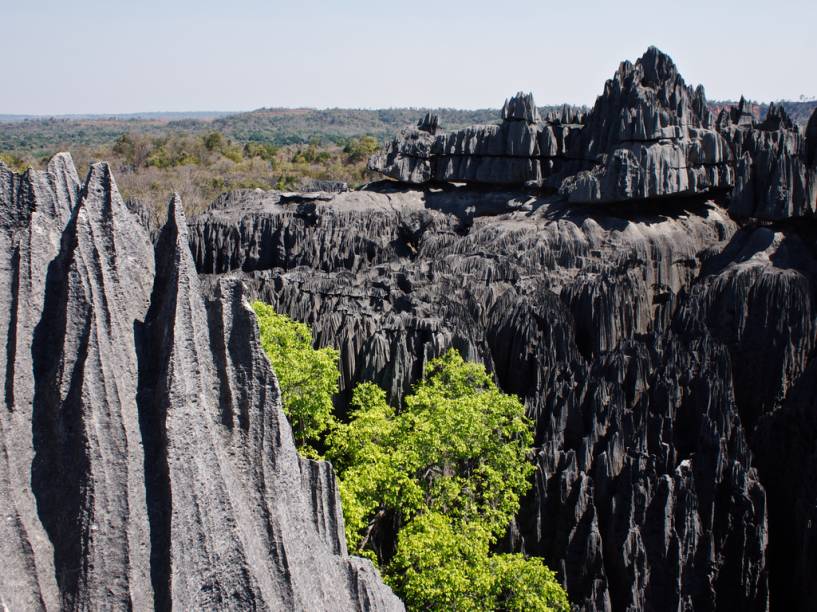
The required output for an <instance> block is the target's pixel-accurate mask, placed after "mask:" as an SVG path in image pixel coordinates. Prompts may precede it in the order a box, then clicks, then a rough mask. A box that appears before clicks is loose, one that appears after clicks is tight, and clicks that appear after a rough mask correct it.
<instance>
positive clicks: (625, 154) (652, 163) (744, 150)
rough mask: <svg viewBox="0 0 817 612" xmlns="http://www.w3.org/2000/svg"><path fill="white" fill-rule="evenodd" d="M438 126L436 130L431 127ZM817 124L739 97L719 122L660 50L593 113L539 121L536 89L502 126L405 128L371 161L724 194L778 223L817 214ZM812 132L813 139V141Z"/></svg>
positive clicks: (546, 181)
mask: <svg viewBox="0 0 817 612" xmlns="http://www.w3.org/2000/svg"><path fill="white" fill-rule="evenodd" d="M425 125H432V126H433V129H429V128H426V127H423V126H425ZM815 125H817V123H815V120H814V119H812V121H811V122H810V124H809V126H808V127H807V129H806V131H805V133H804V132H802V131H801V130H800V128H798V127H797V126H795V125H794V124H793V123H792V122H791V120H790V119H789V118H788V117H787V116H786V113H785V111H784V110H783V108H782V107H780V106H775V105H772V106H771V107H770V109H769V112H768V114H767V117H766V118H765V119H764V121H763V122H760V123H758V122H757V121H756V120H755V118H754V116H753V115H752V114H751V113H749V112H748V110H746V104H745V102H744V101H743V99H741V103H740V105H739V106H738V107H736V108H734V109H730V110H724V111H722V112H721V114H720V115H719V116H718V117H717V118H715V117H713V116H712V113H711V112H710V110H709V108H708V107H707V103H706V96H705V94H704V89H703V87H702V86H698V87H697V88H693V87H691V86H688V85H687V84H686V83H685V82H684V79H683V77H682V76H681V75H680V73H679V72H678V69H677V67H676V66H675V64H674V63H673V61H672V59H671V58H670V57H669V56H668V55H666V54H665V53H662V52H661V51H659V50H658V49H656V48H655V47H650V48H649V49H648V50H647V52H646V53H645V54H644V55H643V56H642V57H641V58H639V59H638V60H637V61H636V62H635V64H632V63H630V62H628V61H625V62H622V64H621V65H620V66H619V68H618V70H617V71H616V73H615V75H614V76H613V78H611V79H610V80H608V81H607V83H606V84H605V86H604V91H603V93H602V94H601V95H600V96H599V97H598V98H597V99H596V103H595V105H594V106H593V108H592V109H591V110H590V112H589V113H587V115H586V116H583V115H581V114H578V113H575V112H573V111H571V110H570V109H567V108H565V110H564V111H563V112H562V113H561V114H560V115H558V116H557V115H549V116H547V117H545V118H544V119H543V118H541V117H540V116H539V113H538V112H537V109H536V106H535V104H534V102H533V98H532V96H531V95H530V94H528V95H524V94H522V93H519V94H517V95H516V96H514V97H513V98H511V99H510V100H507V101H506V102H505V105H504V106H503V109H502V122H501V123H500V124H499V125H489V126H472V127H469V128H465V129H462V130H459V131H456V132H451V133H446V132H444V131H441V129H440V128H439V126H438V122H437V121H436V118H430V117H426V118H425V119H424V120H422V121H421V122H420V124H418V127H417V128H406V129H404V130H403V131H402V132H401V133H400V134H398V135H397V136H396V137H395V138H394V139H393V140H392V141H391V142H389V143H387V145H386V146H385V148H384V149H383V150H382V151H380V152H379V153H377V154H376V155H374V156H372V158H371V159H370V161H369V167H370V168H371V169H372V170H375V171H378V172H381V173H383V174H384V175H385V176H388V177H390V178H393V179H396V180H398V181H401V182H404V183H409V184H415V185H416V184H428V183H439V182H455V183H456V182H465V183H471V184H488V185H500V186H506V187H507V186H515V187H521V186H527V187H536V188H539V189H543V190H545V191H550V192H558V193H559V194H561V195H562V197H563V198H564V199H566V200H567V201H569V202H573V203H620V202H633V201H639V200H650V201H651V202H652V204H653V205H654V206H659V205H660V201H661V199H662V198H663V199H666V198H677V197H689V196H701V195H708V196H719V195H724V194H725V195H726V196H727V197H729V198H730V199H731V202H730V205H729V207H730V211H731V212H732V214H734V215H735V216H737V217H742V218H753V219H764V220H780V219H786V218H791V217H803V216H810V215H813V214H814V213H815V212H816V211H817V170H815V164H816V163H817V160H815V157H817V156H815V155H814V148H815V146H817V145H815V141H817V131H816V129H815ZM807 135H808V136H807Z"/></svg>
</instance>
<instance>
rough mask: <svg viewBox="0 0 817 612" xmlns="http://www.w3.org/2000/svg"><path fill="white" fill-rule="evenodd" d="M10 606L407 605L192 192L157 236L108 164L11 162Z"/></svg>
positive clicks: (3, 600)
mask: <svg viewBox="0 0 817 612" xmlns="http://www.w3.org/2000/svg"><path fill="white" fill-rule="evenodd" d="M0 210H1V211H2V215H3V217H2V222H1V223H0V236H2V240H3V241H4V245H3V247H2V253H3V256H4V257H5V258H6V259H5V261H6V264H5V265H4V266H3V274H2V282H3V286H4V291H3V295H4V296H6V297H5V299H6V303H5V308H3V309H2V311H3V313H4V315H3V316H4V317H5V324H4V325H3V327H2V330H3V331H2V334H3V337H2V342H3V346H4V347H5V348H4V350H3V351H2V353H1V354H2V359H3V369H4V371H5V372H6V386H5V408H4V409H3V410H2V411H0V425H1V427H0V436H1V437H0V450H2V452H0V493H2V495H0V514H1V515H2V517H3V520H2V523H0V530H2V536H3V537H2V540H1V541H0V553H1V554H2V557H3V559H4V565H3V568H4V569H3V572H2V578H0V605H2V607H3V608H8V609H13V610H17V609H21V610H22V609H25V610H40V609H45V610H87V609H101V608H104V609H123V610H124V609H131V608H137V609H141V610H150V609H162V610H167V609H170V608H177V609H229V610H233V609H234V610H238V609H242V610H243V609H247V608H253V609H266V610H278V609H337V610H341V609H349V610H400V609H402V607H403V606H402V604H401V603H400V602H399V600H398V599H397V598H396V597H395V596H394V595H393V593H392V592H391V590H390V589H388V588H387V587H386V586H384V585H383V583H382V582H381V581H380V578H379V576H378V573H377V571H376V570H375V569H374V568H373V567H372V565H371V563H370V562H369V561H366V560H363V559H359V558H355V557H350V556H348V554H347V552H346V544H345V539H344V527H343V519H342V517H341V516H340V513H339V511H338V508H339V499H338V497H337V496H338V493H337V487H336V483H335V478H334V474H333V472H332V469H331V467H329V466H328V465H327V464H324V463H318V462H313V461H311V460H308V459H303V458H300V457H299V456H298V454H297V453H296V450H295V444H294V440H293V436H292V431H291V428H290V426H289V424H288V422H287V420H286V417H285V416H284V413H283V410H282V407H281V400H280V391H279V387H278V383H277V381H276V379H275V376H274V374H273V372H272V370H271V368H270V366H269V362H268V361H267V359H266V357H265V356H264V354H263V352H262V349H261V345H260V340H259V335H258V330H257V327H256V322H255V317H254V315H253V313H252V310H251V309H250V306H249V304H248V302H247V301H246V298H245V297H244V291H243V289H242V287H241V285H240V284H239V283H236V282H233V281H229V280H224V281H223V282H218V283H216V284H215V286H214V287H213V290H212V292H210V293H209V294H208V295H207V296H205V295H203V294H202V292H201V291H200V284H199V278H198V275H197V273H196V270H195V265H194V261H193V259H192V257H191V253H190V250H189V247H188V233H187V226H186V223H185V219H184V216H183V214H182V212H181V206H180V202H179V201H178V200H177V199H174V200H173V201H172V202H171V204H170V207H169V216H168V219H167V222H166V223H165V225H164V227H163V228H162V229H161V232H160V233H159V236H158V239H157V242H156V244H155V245H154V244H152V243H151V241H150V238H149V234H148V231H147V230H146V228H145V227H144V226H143V224H142V221H141V220H140V219H139V217H138V216H137V215H136V214H134V213H133V212H132V211H131V210H130V209H129V208H128V207H127V206H125V204H124V202H123V201H122V199H121V197H120V195H119V192H118V189H117V187H116V184H115V182H114V180H113V177H112V174H111V169H110V168H109V166H107V165H106V164H96V165H94V166H93V167H92V169H91V172H90V173H89V175H88V178H87V179H86V180H85V182H83V183H80V181H79V179H78V178H77V174H76V171H75V170H74V168H73V164H72V162H71V159H70V157H68V156H66V155H61V156H58V157H56V158H54V160H52V162H51V163H50V164H49V167H48V169H47V170H46V171H29V172H27V173H26V174H24V175H18V174H15V173H13V172H11V171H9V170H8V169H7V168H6V167H5V166H3V165H2V164H0Z"/></svg>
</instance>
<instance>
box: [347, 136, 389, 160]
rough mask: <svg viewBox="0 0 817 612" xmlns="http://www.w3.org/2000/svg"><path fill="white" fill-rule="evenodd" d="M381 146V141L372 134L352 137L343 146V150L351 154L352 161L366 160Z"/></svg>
mask: <svg viewBox="0 0 817 612" xmlns="http://www.w3.org/2000/svg"><path fill="white" fill-rule="evenodd" d="M379 148H380V143H379V142H378V141H377V139H376V138H373V137H372V136H363V137H362V138H352V139H350V140H349V141H348V142H347V143H346V146H344V147H343V152H344V153H346V155H348V156H349V161H350V162H351V163H355V162H360V161H364V160H366V159H368V158H369V156H370V155H372V154H373V153H375V152H376V151H377V150H378V149H379Z"/></svg>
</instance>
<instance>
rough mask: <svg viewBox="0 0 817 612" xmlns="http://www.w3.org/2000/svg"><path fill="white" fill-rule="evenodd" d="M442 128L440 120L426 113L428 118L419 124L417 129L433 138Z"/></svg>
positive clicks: (424, 118)
mask: <svg viewBox="0 0 817 612" xmlns="http://www.w3.org/2000/svg"><path fill="white" fill-rule="evenodd" d="M439 127H440V118H439V117H438V116H437V115H435V114H433V113H426V116H425V117H423V118H422V119H420V120H419V121H418V122H417V129H418V130H420V131H421V132H428V133H429V134H431V135H432V136H433V135H434V134H436V133H437V130H438V129H439Z"/></svg>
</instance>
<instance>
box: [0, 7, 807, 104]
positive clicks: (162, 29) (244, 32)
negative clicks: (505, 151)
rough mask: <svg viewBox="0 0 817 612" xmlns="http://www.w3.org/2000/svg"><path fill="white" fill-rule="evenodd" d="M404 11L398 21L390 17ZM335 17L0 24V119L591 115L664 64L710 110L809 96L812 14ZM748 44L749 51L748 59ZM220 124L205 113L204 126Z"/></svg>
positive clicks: (107, 11)
mask: <svg viewBox="0 0 817 612" xmlns="http://www.w3.org/2000/svg"><path fill="white" fill-rule="evenodd" d="M403 6H405V5H403ZM412 7H413V8H412V9H411V10H410V11H407V10H405V8H403V7H401V6H396V5H394V4H380V3H375V2H371V1H368V0H366V1H362V0H355V1H350V2H347V3H345V4H343V5H342V6H337V5H333V4H331V3H329V2H321V1H312V2H309V1H305V2H300V3H298V4H297V6H295V5H290V4H287V3H281V2H263V1H262V0H244V1H239V2H235V3H231V4H225V3H223V2H216V1H214V0H201V1H200V2H192V1H190V0H182V1H180V2H175V3H174V4H173V5H172V6H163V5H162V3H160V2H159V1H158V0H145V1H144V2H142V3H140V4H138V5H137V4H135V3H128V4H123V5H113V6H112V5H111V4H110V3H104V2H102V1H101V0H77V2H74V3H62V2H56V1H55V0H43V1H41V2H39V3H37V4H36V5H32V4H30V3H17V4H15V5H14V6H8V7H4V8H3V9H0V14H2V15H3V17H4V18H5V22H6V23H7V24H15V25H14V27H9V28H8V30H7V32H5V33H4V37H3V38H2V39H0V53H2V54H3V55H5V56H6V57H13V58H16V60H17V65H18V66H19V68H18V70H17V72H16V73H15V75H14V79H13V81H11V85H10V86H6V87H5V88H4V90H3V91H2V92H0V114H2V115H37V116H59V115H108V116H114V115H127V114H149V113H169V112H177V113H193V112H208V113H217V112H221V113H234V112H246V111H250V110H254V109H258V108H317V109H324V108H358V109H381V108H412V107H413V108H421V107H425V108H458V109H484V108H498V107H500V106H501V104H502V102H503V100H504V99H505V98H506V97H508V96H510V95H512V94H513V93H515V92H516V91H532V92H533V94H534V98H535V100H536V102H537V104H539V105H550V104H562V103H567V104H576V105H588V106H590V105H592V104H593V102H594V100H595V98H596V96H597V95H598V94H599V93H601V91H602V87H603V85H604V81H605V80H606V79H608V78H609V77H610V76H611V75H612V74H613V72H614V71H615V69H616V68H617V66H618V64H619V62H620V61H622V60H625V59H626V60H630V61H634V60H636V59H637V58H638V57H639V56H640V55H641V54H642V53H643V52H644V51H645V50H646V48H647V47H648V46H649V45H655V46H657V47H659V48H660V49H662V50H663V51H665V52H667V53H669V54H670V55H671V56H672V58H673V59H674V60H675V62H676V64H677V65H678V68H679V70H680V72H681V74H683V76H684V78H685V79H686V80H687V83H689V84H692V85H697V84H703V85H704V87H705V88H706V92H707V97H708V98H710V99H737V98H739V97H740V96H741V95H745V96H746V97H747V98H750V99H753V100H757V101H759V102H769V101H772V100H780V99H787V100H793V101H797V100H798V99H799V97H800V96H801V95H804V96H807V97H814V96H815V95H817V74H815V72H814V71H806V70H803V69H802V68H800V67H801V66H803V65H804V63H805V59H806V58H811V57H814V56H815V55H817V37H814V36H813V34H812V33H811V28H812V24H814V23H817V4H812V3H809V2H806V1H805V0H781V2H777V3H775V4H769V3H767V2H760V1H759V0H750V1H746V2H743V3H741V4H740V5H739V10H735V9H731V8H729V7H725V6H722V5H720V4H716V3H708V2H703V1H702V0H692V1H690V2H686V3H684V5H683V10H681V11H676V10H674V8H673V7H670V8H668V9H665V8H662V7H659V6H657V5H656V4H655V3H654V2H650V1H647V0H637V1H634V2H628V3H627V5H626V7H623V6H621V5H620V4H617V5H612V4H611V3H603V2H596V1H592V2H587V3H585V4H583V5H581V6H579V5H566V4H565V3H558V4H552V5H547V4H545V3H542V2H533V1H531V0H521V1H520V2H518V3H515V4H513V5H509V6H508V8H507V10H499V9H498V5H497V4H496V3H495V2H485V1H483V0H474V1H471V2H462V1H457V2H450V3H446V4H444V5H443V4H437V3H432V2H428V1H427V0H418V1H416V2H413V3H412ZM751 41H760V43H757V42H755V44H749V43H750V42H751ZM213 109H219V110H213Z"/></svg>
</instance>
